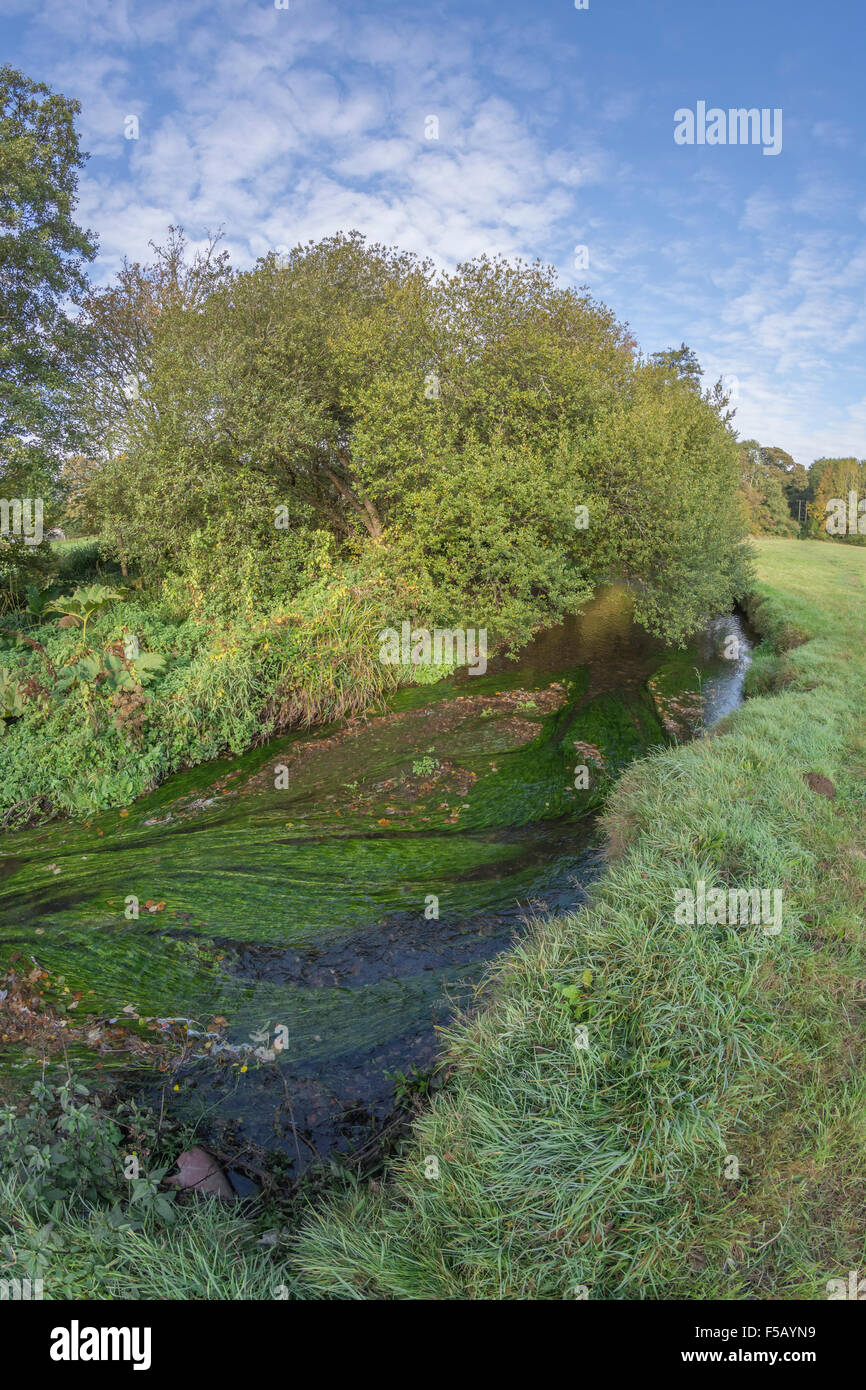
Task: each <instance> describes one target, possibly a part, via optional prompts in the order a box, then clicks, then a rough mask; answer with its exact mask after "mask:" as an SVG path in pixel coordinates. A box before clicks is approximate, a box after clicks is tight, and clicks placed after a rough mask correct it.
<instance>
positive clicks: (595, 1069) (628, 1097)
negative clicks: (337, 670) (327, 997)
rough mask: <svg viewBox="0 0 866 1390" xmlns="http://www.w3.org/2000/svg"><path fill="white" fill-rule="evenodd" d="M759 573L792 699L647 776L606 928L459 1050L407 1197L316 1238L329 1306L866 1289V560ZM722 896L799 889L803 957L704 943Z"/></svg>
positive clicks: (566, 923) (615, 810)
mask: <svg viewBox="0 0 866 1390" xmlns="http://www.w3.org/2000/svg"><path fill="white" fill-rule="evenodd" d="M758 557H759V572H760V576H761V580H760V583H759V585H758V587H757V592H756V597H755V600H754V603H753V616H754V618H755V620H756V622H757V623H758V625H759V627H760V629H761V630H762V632H763V633H764V634H765V644H764V647H763V648H762V650H761V652H760V654H759V661H758V663H757V669H758V672H759V674H760V679H761V682H762V683H763V685H764V687H765V688H766V686H767V685H768V684H769V683H770V681H771V679H772V680H774V681H775V682H776V683H777V684H778V685H779V686H780V689H779V693H776V694H773V695H772V696H768V697H763V698H756V699H754V700H751V701H749V702H748V703H747V704H746V705H745V706H744V707H743V708H742V709H741V710H740V711H738V712H737V713H736V714H735V715H734V716H733V717H732V718H731V719H730V720H729V721H728V724H727V726H726V727H725V728H723V729H720V730H719V731H718V732H717V734H716V735H715V736H714V737H713V738H711V739H709V740H705V741H701V742H697V743H694V744H692V745H690V746H688V747H682V748H678V749H675V750H672V751H665V752H663V753H661V754H659V755H658V756H654V757H651V758H648V759H646V760H643V761H641V762H639V763H637V764H635V765H634V766H633V767H632V768H631V769H630V771H629V772H628V773H627V774H626V775H625V777H624V778H623V779H622V781H621V783H620V785H619V787H618V789H617V790H616V792H615V794H614V796H613V798H612V801H611V804H610V807H609V811H608V816H607V823H608V829H609V834H610V843H611V863H610V867H609V870H608V872H607V874H606V875H605V877H604V878H603V880H602V881H601V883H600V884H599V886H598V888H597V890H596V892H595V893H594V895H593V898H592V900H591V904H590V906H589V908H588V909H586V910H584V911H582V912H580V913H579V914H576V915H575V916H574V917H572V918H569V919H565V920H559V921H539V922H537V923H536V924H535V930H534V933H533V935H532V937H531V938H530V939H529V940H527V941H526V942H524V943H523V944H522V945H520V946H519V947H518V948H517V950H516V951H515V952H514V954H513V955H511V956H509V957H508V958H507V959H505V960H503V961H502V963H501V965H500V967H499V969H498V970H497V972H496V974H495V977H494V979H493V981H492V984H491V988H490V992H489V1003H488V1006H487V1007H486V1008H485V1009H484V1010H483V1011H482V1012H480V1013H479V1014H478V1015H477V1017H475V1018H474V1019H472V1020H470V1021H468V1022H467V1023H465V1024H464V1025H462V1026H459V1027H457V1028H454V1029H453V1030H452V1031H451V1033H450V1036H449V1038H448V1040H447V1041H448V1048H449V1053H450V1058H451V1062H452V1068H453V1070H452V1075H451V1081H450V1084H449V1086H448V1087H447V1088H446V1090H445V1091H444V1092H443V1093H442V1094H441V1095H440V1096H438V1097H437V1099H436V1101H435V1102H434V1104H433V1106H432V1108H431V1110H430V1111H429V1113H428V1114H427V1115H426V1116H425V1118H424V1119H423V1120H422V1121H421V1123H420V1124H419V1125H418V1128H417V1133H416V1140H415V1142H414V1143H413V1145H412V1146H411V1148H410V1150H409V1151H408V1152H407V1153H406V1155H405V1157H404V1159H403V1161H402V1162H401V1163H400V1165H399V1168H398V1170H397V1172H396V1173H395V1174H394V1178H393V1182H392V1183H391V1185H389V1186H388V1187H387V1188H385V1189H384V1190H382V1191H378V1192H375V1193H372V1192H367V1193H365V1194H363V1195H361V1196H359V1197H357V1198H355V1199H353V1200H352V1202H351V1203H350V1204H345V1205H342V1206H340V1207H335V1208H331V1209H330V1210H327V1211H325V1212H323V1213H322V1214H319V1215H317V1216H316V1217H314V1218H313V1219H312V1220H311V1221H310V1223H309V1225H308V1226H307V1228H306V1230H305V1233H304V1236H303V1238H302V1240H301V1242H300V1245H299V1247H298V1251H297V1261H298V1268H299V1271H300V1273H301V1276H302V1278H303V1280H304V1281H305V1283H306V1286H307V1287H308V1289H309V1290H310V1291H311V1292H313V1293H315V1294H317V1295H318V1296H321V1297H328V1298H333V1297H335V1296H337V1297H340V1296H343V1297H354V1298H359V1297H360V1298H364V1297H367V1298H370V1297H372V1298H381V1297H396V1298H482V1299H485V1298H486V1299H500V1298H545V1297H552V1298H569V1297H580V1296H584V1294H583V1291H584V1290H585V1291H586V1296H588V1297H589V1298H628V1299H633V1298H658V1297H665V1298H678V1299H690V1298H699V1297H710V1296H716V1297H722V1298H743V1297H758V1298H773V1297H782V1296H787V1297H795V1298H804V1299H810V1298H822V1297H826V1281H827V1280H828V1279H829V1278H832V1277H835V1276H838V1275H843V1274H844V1273H845V1272H846V1271H847V1270H848V1269H849V1268H858V1267H862V1264H863V1259H864V1251H863V1238H864V1222H863V1209H864V1205H863V1197H864V1184H863V1176H862V1175H863V1137H864V1136H863V1115H864V1113H866V1112H864V1103H863V1102H864V1090H866V1086H864V1075H866V1073H864V1065H863V1014H862V998H863V989H862V977H863V973H864V969H863V967H864V953H863V945H864V911H863V905H864V886H866V834H864V830H863V811H864V804H866V794H864V773H866V694H864V691H866V648H864V642H863V636H862V629H861V625H860V615H861V613H862V606H863V600H864V598H866V557H863V556H862V555H861V554H859V553H854V552H852V551H850V550H847V549H846V550H843V549H842V548H841V547H838V548H837V547H833V548H831V547H828V546H821V545H818V544H815V543H801V542H797V541H787V540H763V541H761V542H759V544H758ZM803 638H806V639H808V640H807V641H806V642H805V645H799V646H797V647H796V648H795V649H792V648H791V643H793V642H797V641H802V639H803ZM808 773H815V774H820V775H822V776H824V777H826V778H829V779H830V780H831V781H832V783H833V785H834V788H835V797H834V798H833V799H830V798H828V797H825V796H823V795H820V794H819V793H817V792H815V791H813V790H812V789H811V788H810V786H809V785H808V784H807V782H806V781H805V776H806V774H808ZM700 879H703V880H704V881H705V882H706V883H707V885H708V886H719V887H725V888H728V887H736V888H740V887H743V888H746V887H762V888H768V889H781V890H782V891H783V894H784V919H783V929H782V931H781V933H780V934H779V935H778V936H772V935H767V934H765V933H764V932H763V929H762V927H761V926H760V925H755V926H752V925H746V926H734V927H730V926H714V927H713V926H703V927H699V926H694V927H689V926H684V925H678V924H677V923H676V922H675V920H674V904H675V902H676V898H675V893H676V891H677V890H678V889H683V888H687V887H692V888H694V887H695V885H696V883H697V881H698V880H700ZM584 972H591V974H586V975H585V973H584ZM571 985H576V986H577V987H578V990H577V992H579V994H580V995H582V996H584V997H583V998H582V999H581V998H577V997H576V995H575V994H572V996H571V998H569V997H566V996H563V995H562V993H561V992H560V991H561V987H568V986H571ZM581 1023H582V1024H583V1025H584V1026H585V1027H586V1029H587V1035H588V1047H586V1048H585V1049H584V1048H579V1047H576V1046H575V1028H576V1027H577V1026H579V1025H580V1024H581ZM729 1156H730V1157H733V1158H736V1160H737V1163H738V1167H739V1177H738V1178H736V1179H735V1178H730V1177H726V1171H727V1172H733V1171H734V1170H735V1165H734V1164H732V1163H730V1162H726V1160H728V1158H729ZM431 1160H435V1162H431ZM437 1171H438V1177H436V1176H432V1175H433V1174H435V1173H436V1172H437ZM428 1175H429V1176H428Z"/></svg>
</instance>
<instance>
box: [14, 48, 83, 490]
mask: <svg viewBox="0 0 866 1390" xmlns="http://www.w3.org/2000/svg"><path fill="white" fill-rule="evenodd" d="M79 109H80V108H79V105H78V103H77V102H75V101H71V100H69V99H68V98H66V97H63V96H60V95H58V94H57V93H54V92H52V91H51V90H50V88H48V87H47V86H45V85H44V84H43V83H38V82H32V81H30V80H29V79H28V78H26V77H24V76H23V75H22V74H21V73H20V72H16V71H15V70H14V69H13V68H10V67H3V68H0V442H2V460H0V467H2V469H3V477H4V481H3V486H4V488H5V489H11V487H18V486H19V485H21V486H23V485H24V484H26V485H27V486H28V487H30V486H34V485H36V486H44V485H45V483H46V480H48V479H50V478H51V477H52V476H53V469H54V468H55V467H56V464H57V461H58V459H59V456H60V453H61V451H62V449H63V448H64V447H65V446H66V445H67V444H68V442H69V439H70V436H71V435H72V434H73V432H74V420H73V418H72V415H71V410H70V393H69V387H70V382H71V375H72V370H73V366H74V364H75V362H76V361H77V358H78V351H79V346H80V343H79V335H78V334H77V332H76V329H75V325H74V324H73V323H72V322H71V320H70V319H69V318H68V317H67V315H66V313H65V312H64V307H63V306H64V301H66V300H72V301H73V302H74V301H75V300H76V299H77V298H78V297H79V296H80V295H81V294H82V293H83V292H84V288H85V284H86V281H85V277H84V269H83V267H84V263H85V262H86V261H88V260H90V259H92V257H93V256H94V254H95V246H94V243H93V240H92V238H91V235H90V233H89V232H85V231H83V230H82V229H81V228H80V227H79V226H78V225H77V223H76V222H75V220H74V211H75V205H76V193H77V184H78V170H79V169H80V168H81V167H82V165H83V164H84V160H85V156H84V155H83V154H82V153H81V151H80V149H79V143H78V134H77V132H76V129H75V117H76V115H77V114H78V111H79ZM35 480H38V483H37V482H36V481H35Z"/></svg>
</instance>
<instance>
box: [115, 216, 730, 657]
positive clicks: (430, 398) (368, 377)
mask: <svg viewBox="0 0 866 1390" xmlns="http://www.w3.org/2000/svg"><path fill="white" fill-rule="evenodd" d="M148 343H149V347H148V367H147V372H146V374H145V375H146V380H145V381H143V382H142V386H141V390H142V400H141V402H140V403H139V406H138V408H137V409H135V410H134V411H129V412H128V413H127V420H126V425H125V430H126V433H127V440H126V444H125V447H124V453H125V454H126V457H125V458H124V459H123V461H122V464H120V465H117V463H116V462H113V461H110V460H106V463H105V466H104V477H105V479H106V480H108V479H109V478H110V477H111V476H112V472H114V474H115V475H116V473H117V469H118V467H119V468H120V471H121V472H122V476H123V479H124V484H125V487H124V497H125V500H124V506H123V526H124V536H125V543H126V544H127V546H128V548H129V553H130V556H131V557H133V558H135V559H136V560H137V561H138V562H139V563H140V564H142V565H143V566H144V567H145V568H147V569H149V570H151V571H152V572H153V573H158V572H160V573H161V572H165V571H166V570H177V569H178V568H181V569H182V568H183V567H184V565H185V564H186V563H187V557H188V555H189V553H190V551H191V549H194V550H196V551H199V550H200V548H201V544H202V538H203V537H205V538H206V537H207V536H208V535H213V536H215V537H216V536H219V537H220V542H221V544H229V543H231V537H230V536H229V535H228V533H227V528H226V517H231V518H232V522H233V527H232V532H233V538H234V544H235V545H236V546H237V549H238V558H239V563H240V561H241V559H242V557H243V553H244V552H248V551H250V550H256V549H257V548H261V549H262V553H263V554H265V553H270V542H271V541H272V540H273V538H274V535H275V531H274V514H275V511H276V509H277V508H279V510H280V513H281V517H282V520H283V523H284V524H285V526H286V527H287V528H288V532H289V533H290V534H291V535H292V536H294V537H298V536H299V535H301V534H305V533H310V532H312V531H317V532H318V533H319V534H321V533H323V532H324V533H327V534H328V535H329V536H330V537H331V542H332V545H333V547H334V550H335V551H338V552H340V551H342V552H343V553H344V554H345V555H346V556H351V557H353V558H354V559H356V560H358V559H360V560H361V561H362V562H363V563H369V564H371V565H375V566H376V567H377V569H378V568H381V569H382V571H383V572H389V573H392V574H393V573H399V574H401V575H409V574H411V575H412V576H413V577H414V578H415V579H416V580H417V592H418V593H419V595H423V596H424V603H425V604H426V607H424V608H423V610H422V609H419V611H418V613H417V616H421V614H422V612H423V615H424V616H425V617H430V616H432V617H434V618H435V619H437V620H438V619H442V620H443V621H444V620H447V621H448V622H450V623H455V624H458V623H460V622H461V621H462V622H463V623H465V624H467V625H468V624H470V623H472V622H479V623H481V622H487V623H489V624H490V625H492V626H494V627H496V628H497V629H498V630H499V631H500V632H502V633H507V634H508V636H509V637H510V638H512V639H514V640H520V639H521V637H522V638H524V639H525V637H527V636H528V635H529V633H530V631H531V630H532V628H533V627H534V626H536V625H537V624H539V623H541V622H548V621H551V620H553V619H555V618H556V617H557V616H559V615H561V614H562V613H564V612H567V611H569V610H574V609H576V608H578V607H579V606H580V605H581V604H583V603H584V602H585V600H586V598H587V596H588V594H589V593H590V592H591V591H592V587H593V585H594V584H596V583H597V582H598V581H599V580H600V579H601V578H604V577H605V576H606V575H608V574H614V573H622V574H626V575H627V576H628V577H629V579H630V580H631V581H632V582H633V585H634V588H635V591H636V593H637V594H638V599H639V611H640V615H641V617H642V619H643V620H644V621H645V622H646V623H647V625H648V626H652V627H654V628H655V629H656V630H659V631H664V632H666V633H667V634H668V635H669V636H673V637H677V638H679V637H680V636H683V635H684V634H685V633H686V632H687V631H688V630H689V629H690V628H692V627H694V626H695V625H697V624H698V623H699V622H700V621H701V620H702V619H704V618H706V617H707V616H708V615H709V614H710V613H711V612H713V611H718V609H720V608H721V607H723V606H724V605H725V604H728V603H730V601H731V598H732V596H733V593H734V591H735V589H736V588H737V586H738V584H740V583H741V580H742V574H743V569H742V563H741V562H742V550H741V546H740V536H741V533H742V530H743V527H742V519H741V516H740V513H739V509H738V505H737V502H736V483H737V452H736V446H735V444H734V441H733V436H732V435H731V434H730V432H729V431H728V430H727V429H726V428H725V425H724V422H723V419H722V418H721V416H720V409H721V407H720V406H719V405H718V404H716V403H714V401H713V400H711V399H709V398H708V396H707V395H703V394H701V392H700V391H696V390H695V389H694V386H693V383H692V382H691V381H689V380H684V379H682V378H681V376H680V375H678V374H674V376H673V377H672V376H671V375H670V373H669V372H668V371H666V370H665V367H664V365H663V364H642V363H641V362H640V360H639V358H638V357H637V354H636V344H635V343H634V340H633V339H632V337H631V335H630V333H629V332H628V330H627V328H626V327H624V326H623V325H622V324H620V323H618V322H617V320H616V319H615V317H614V315H613V314H612V313H611V312H610V310H608V309H607V308H605V307H604V306H603V305H601V304H598V303H597V302H596V301H594V300H593V299H592V298H591V297H590V296H588V295H586V294H583V293H577V292H575V291H573V290H571V289H566V288H563V287H561V286H560V285H559V284H558V282H557V279H556V275H555V272H554V271H553V270H552V269H551V268H549V267H545V266H543V265H540V264H538V263H534V264H527V263H525V262H516V263H510V262H507V261H505V260H502V259H489V258H486V257H481V258H479V259H477V260H474V261H471V262H468V263H466V264H464V265H460V266H458V267H457V268H456V270H454V271H453V272H451V273H448V274H442V273H437V272H436V271H435V269H434V267H433V266H432V265H430V264H429V263H428V262H426V261H423V260H420V259H418V258H417V257H415V256H412V255H411V254H409V253H406V252H401V251H398V250H393V249H390V248H386V247H382V246H378V245H370V244H368V243H367V242H366V241H365V240H364V238H363V237H361V236H360V235H359V234H357V233H352V234H350V235H338V236H334V237H330V238H327V239H326V240H324V241H322V242H318V243H310V244H308V245H305V246H299V247H296V248H295V250H294V251H293V252H291V253H290V254H289V255H287V256H285V257H282V258H279V259H278V258H277V257H274V256H269V257H267V258H265V259H264V260H263V261H262V262H260V263H259V264H258V265H257V266H256V267H255V268H254V269H253V270H251V271H248V272H245V273H243V274H238V275H234V276H231V277H226V278H225V279H224V280H221V281H220V282H219V283H215V284H213V285H212V286H210V288H209V290H208V293H207V295H206V297H205V299H204V301H203V302H198V303H196V304H194V305H193V304H187V305H184V304H180V305H178V306H176V307H175V308H173V309H172V310H171V311H170V312H164V313H163V312H161V313H160V314H159V315H157V317H156V320H155V321H154V323H153V326H152V332H151V335H150V337H149V339H148ZM109 493H110V489H108V488H106V496H108V495H109ZM109 505H116V503H115V504H112V503H111V502H110V498H109ZM287 539H288V538H287ZM420 603H421V599H420V598H419V604H420ZM406 616H414V615H406Z"/></svg>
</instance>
